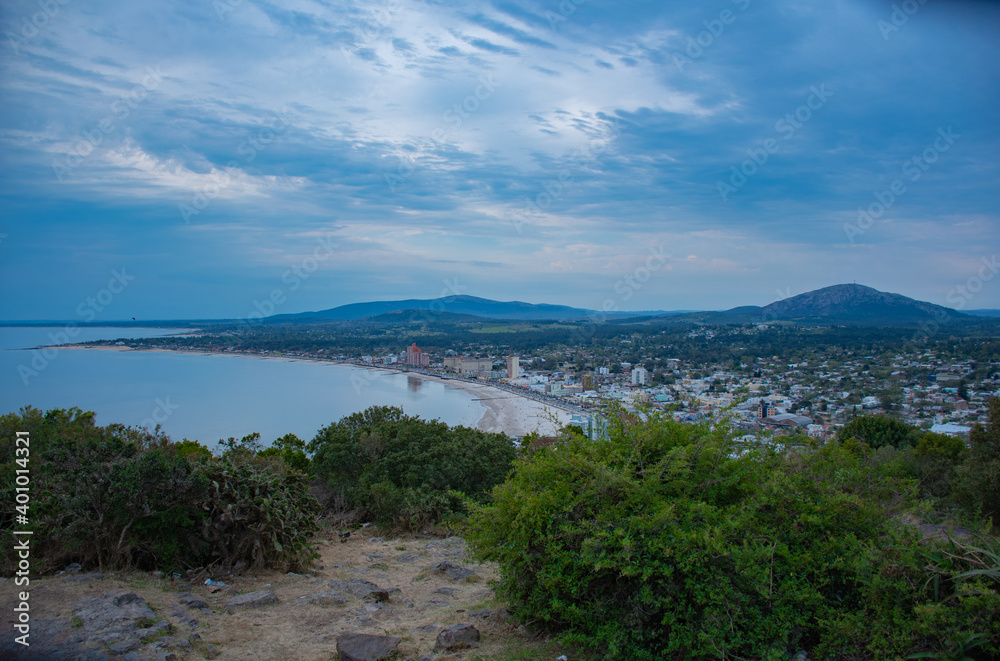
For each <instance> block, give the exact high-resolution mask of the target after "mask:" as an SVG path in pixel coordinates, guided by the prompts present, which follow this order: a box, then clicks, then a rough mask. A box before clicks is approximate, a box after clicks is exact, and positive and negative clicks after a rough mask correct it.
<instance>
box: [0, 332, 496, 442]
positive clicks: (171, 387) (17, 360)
mask: <svg viewBox="0 0 1000 661" xmlns="http://www.w3.org/2000/svg"><path fill="white" fill-rule="evenodd" d="M62 330H63V329H60V328H0V414H3V413H8V412H11V411H17V410H18V409H20V408H21V407H22V406H27V405H31V406H34V407H35V408H39V409H43V410H48V409H51V408H69V407H71V406H78V407H80V408H82V409H84V410H89V411H95V412H96V413H97V422H98V424H101V425H105V424H109V423H112V422H121V423H124V424H127V425H146V426H149V427H153V426H155V424H156V422H161V423H162V425H163V430H164V431H165V432H166V433H167V434H169V435H170V436H171V438H174V439H175V440H180V439H182V438H189V439H192V440H199V441H201V442H202V443H205V444H207V445H209V446H212V445H214V443H215V442H216V441H218V440H219V439H220V438H228V437H230V436H235V437H237V438H239V437H242V436H245V435H247V434H249V433H251V432H260V434H261V440H262V441H263V442H264V443H265V444H267V443H270V442H271V441H272V440H274V439H275V438H278V437H279V436H281V435H283V434H287V433H289V432H291V433H293V434H296V435H297V436H299V437H300V438H303V439H305V440H307V441H308V440H309V439H311V438H312V437H313V436H314V435H315V434H316V431H317V430H318V429H319V428H320V427H323V426H324V425H328V424H330V423H331V422H336V421H337V420H339V419H340V418H341V417H343V416H345V415H349V414H351V413H354V412H355V411H361V410H363V409H365V408H367V407H368V406H372V405H379V404H381V405H392V406H400V407H402V408H403V410H404V411H406V413H408V414H410V415H419V416H420V417H422V418H425V419H433V418H438V419H440V420H442V421H444V422H446V423H448V424H450V425H460V424H461V425H467V426H475V424H476V422H477V421H478V420H479V418H480V416H481V415H482V413H483V411H484V408H483V405H482V404H480V403H479V402H477V401H474V400H473V397H472V395H470V394H469V393H467V392H465V391H462V390H459V389H457V388H453V387H451V386H447V385H445V384H443V383H438V382H435V381H428V380H426V379H421V378H419V377H416V376H411V375H405V374H391V373H387V372H382V371H375V370H365V369H361V368H357V367H351V366H346V365H320V364H314V363H305V362H296V361H286V360H275V359H266V358H253V357H248V356H209V355H187V354H171V353H154V352H139V351H121V352H119V351H96V350H80V349H49V350H47V353H42V352H41V351H40V350H37V349H36V350H31V348H32V347H37V346H41V345H46V344H52V343H53V341H54V339H55V340H59V339H64V338H60V337H59V335H58V334H59V333H60V332H62ZM79 330H80V334H79V335H77V336H76V337H75V338H73V339H72V341H74V342H82V341H87V340H96V339H115V338H120V337H152V336H159V335H169V334H172V333H173V332H175V331H171V330H166V329H160V328H155V329H154V328H145V329H138V328H129V329H119V328H88V329H79ZM53 336H55V337H53ZM19 368H20V371H19Z"/></svg>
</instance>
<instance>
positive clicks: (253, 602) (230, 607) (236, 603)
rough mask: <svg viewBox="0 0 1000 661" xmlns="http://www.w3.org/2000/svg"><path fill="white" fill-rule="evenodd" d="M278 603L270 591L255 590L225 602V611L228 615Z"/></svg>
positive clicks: (275, 596)
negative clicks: (245, 609)
mask: <svg viewBox="0 0 1000 661" xmlns="http://www.w3.org/2000/svg"><path fill="white" fill-rule="evenodd" d="M276 603H278V597H277V595H275V594H274V592H272V591H271V590H257V591H256V592H248V593H246V594H241V595H237V596H235V597H233V598H232V599H230V600H229V601H227V602H226V610H227V611H229V612H230V613H232V612H235V611H238V610H240V609H244V608H260V607H261V606H268V605H270V604H276Z"/></svg>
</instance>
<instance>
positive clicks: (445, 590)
mask: <svg viewBox="0 0 1000 661" xmlns="http://www.w3.org/2000/svg"><path fill="white" fill-rule="evenodd" d="M456 592H458V590H456V589H455V588H438V589H437V590H435V591H434V594H444V595H448V596H449V597H454V596H455V593H456Z"/></svg>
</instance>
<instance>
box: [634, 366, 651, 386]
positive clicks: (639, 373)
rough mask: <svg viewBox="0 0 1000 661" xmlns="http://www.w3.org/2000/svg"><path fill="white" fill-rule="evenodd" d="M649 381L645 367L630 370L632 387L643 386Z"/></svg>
mask: <svg viewBox="0 0 1000 661" xmlns="http://www.w3.org/2000/svg"><path fill="white" fill-rule="evenodd" d="M648 381H649V372H647V371H646V368H645V367H636V368H635V369H634V370H632V385H633V386H644V385H646V384H647V383H648Z"/></svg>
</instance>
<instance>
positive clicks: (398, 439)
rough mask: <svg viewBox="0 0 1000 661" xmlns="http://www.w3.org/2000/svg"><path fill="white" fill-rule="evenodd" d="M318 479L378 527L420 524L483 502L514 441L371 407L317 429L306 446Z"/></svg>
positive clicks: (506, 462)
mask: <svg viewBox="0 0 1000 661" xmlns="http://www.w3.org/2000/svg"><path fill="white" fill-rule="evenodd" d="M309 449H310V451H311V452H313V453H314V456H313V466H314V469H315V471H316V475H317V477H319V478H320V479H322V480H323V481H324V482H325V483H326V484H327V485H328V486H329V487H330V488H331V489H333V490H334V492H336V493H338V494H340V495H342V496H343V499H344V502H345V506H347V507H356V508H360V509H361V510H362V511H363V514H365V515H366V516H369V517H371V518H373V519H374V520H376V521H377V522H379V523H382V524H391V525H396V526H400V527H404V528H419V527H420V526H422V525H424V524H425V523H434V522H437V521H439V520H441V518H442V517H443V516H444V515H446V514H448V513H453V512H457V511H461V510H462V507H463V506H462V501H463V498H465V497H468V498H471V499H472V500H474V501H482V500H483V499H485V498H486V497H488V494H489V492H490V490H491V489H492V488H493V487H494V486H496V485H497V484H499V483H500V482H502V481H503V479H504V478H505V477H506V475H507V473H508V472H509V470H510V466H511V462H512V461H513V460H514V455H515V449H514V443H513V441H512V440H511V439H510V438H508V437H507V436H504V435H503V434H487V433H485V432H481V431H478V430H476V429H470V428H468V427H449V426H448V425H446V424H445V423H443V422H440V421H437V420H434V421H427V420H421V419H420V418H418V417H411V416H407V415H405V414H404V413H403V411H402V409H400V408H396V407H386V406H381V407H371V408H368V409H367V410H365V411H363V412H361V413H354V414H352V415H349V416H346V417H344V418H342V419H341V420H340V421H339V422H337V423H334V424H331V425H328V426H326V427H324V428H323V429H321V430H320V431H319V432H318V433H317V434H316V437H315V438H314V439H313V440H312V442H311V443H310V445H309Z"/></svg>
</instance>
